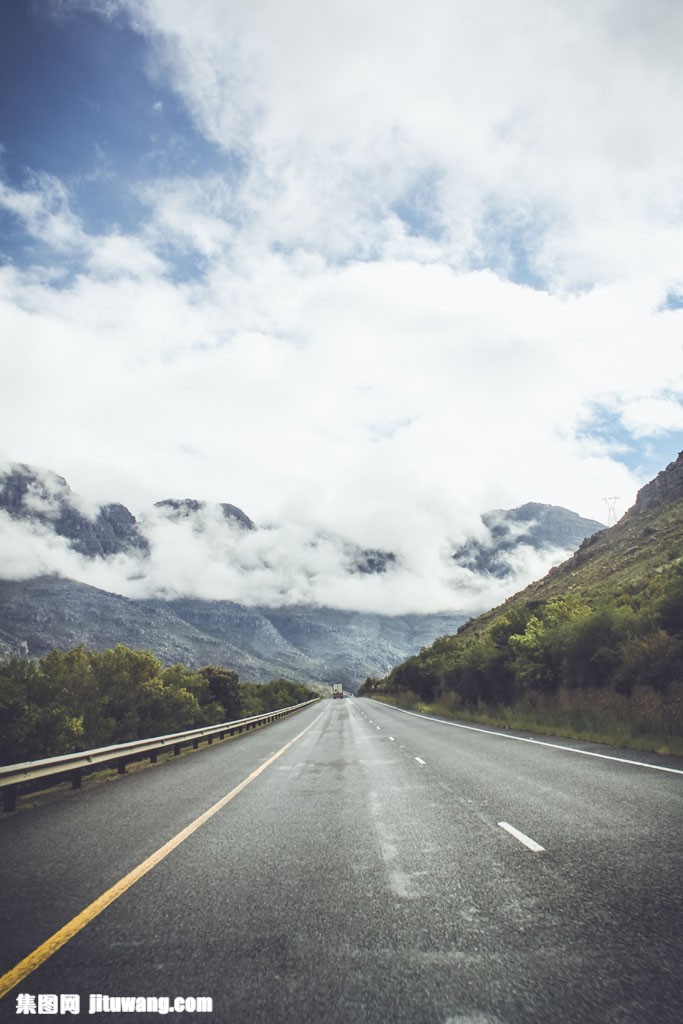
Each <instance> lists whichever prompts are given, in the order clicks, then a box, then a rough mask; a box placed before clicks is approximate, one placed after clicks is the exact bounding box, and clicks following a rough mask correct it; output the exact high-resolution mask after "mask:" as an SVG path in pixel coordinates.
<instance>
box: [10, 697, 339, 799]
mask: <svg viewBox="0 0 683 1024" xmlns="http://www.w3.org/2000/svg"><path fill="white" fill-rule="evenodd" d="M319 700H320V697H315V698H314V699H313V700H306V701H304V702H303V703H302V704H293V705H292V706H291V707H289V708H279V709H278V710H277V711H265V712H264V713H263V714H262V715H252V716H251V718H238V719H236V720H235V721H234V722H223V723H221V724H220V725H207V726H203V727H202V728H200V729H190V730H188V731H187V732H174V733H170V734H169V735H168V736H153V737H151V738H150V739H145V740H133V741H132V742H130V743H115V744H113V745H112V746H109V747H98V748H96V749H95V750H83V751H79V752H77V753H75V754H62V755H60V756H58V757H46V758H43V759H42V760H40V761H24V762H22V763H20V764H10V765H5V766H0V789H2V796H3V806H2V809H3V811H5V812H11V811H14V810H16V806H17V795H18V793H19V786H20V784H21V783H22V782H34V781H35V780H36V779H43V778H47V777H49V776H52V775H68V776H69V777H70V778H71V787H72V789H80V788H81V782H82V779H83V771H84V770H85V769H86V768H90V767H92V766H93V765H98V764H113V763H114V762H116V765H117V769H118V772H119V775H123V774H124V773H125V771H126V765H127V764H129V763H130V762H132V761H135V760H139V759H140V758H141V757H143V756H145V755H149V759H150V761H151V763H152V764H156V761H157V757H158V755H159V754H163V753H164V752H165V751H170V750H171V749H172V750H173V754H174V755H175V756H176V757H177V756H178V755H179V754H180V751H181V749H182V747H184V746H187V745H188V744H189V743H191V744H192V746H193V748H194V749H195V750H196V749H197V748H198V746H199V744H200V741H201V740H204V739H205V740H207V742H208V743H213V741H214V739H215V738H216V736H217V737H218V739H220V740H222V739H223V738H224V737H225V736H226V735H227V736H233V735H234V734H235V733H241V732H249V730H250V729H256V728H257V726H259V725H267V724H268V723H269V722H273V721H275V720H276V719H277V718H284V717H285V716H286V715H291V714H293V713H294V712H295V711H299V710H301V708H307V707H308V706H309V705H311V704H315V703H316V702H317V701H319Z"/></svg>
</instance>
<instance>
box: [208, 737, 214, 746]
mask: <svg viewBox="0 0 683 1024" xmlns="http://www.w3.org/2000/svg"><path fill="white" fill-rule="evenodd" d="M212 743H213V736H209V746H211V744H212Z"/></svg>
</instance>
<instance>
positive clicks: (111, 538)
mask: <svg viewBox="0 0 683 1024" xmlns="http://www.w3.org/2000/svg"><path fill="white" fill-rule="evenodd" d="M0 509H4V510H5V512H7V513H9V515H10V516H12V518H14V519H21V520H24V521H27V522H33V523H38V524H40V525H42V526H47V527H49V528H50V529H51V530H53V531H54V533H56V534H57V535H58V536H60V537H64V538H66V539H67V540H68V541H69V543H70V545H71V547H72V548H73V549H74V551H77V552H78V553H79V554H81V555H87V556H88V557H89V558H95V557H97V556H100V557H106V556H107V555H115V554H119V553H120V552H124V551H131V550H137V551H146V550H147V549H148V547H149V545H148V542H147V540H146V538H145V537H143V536H142V534H141V533H140V531H139V530H138V526H137V522H136V519H135V516H133V515H132V514H131V513H130V512H129V511H128V509H127V508H126V507H125V505H119V504H117V503H112V504H108V505H101V506H99V507H94V508H93V509H92V510H86V509H85V508H84V506H83V503H82V502H81V501H80V500H79V499H78V498H77V496H76V495H75V494H74V493H73V491H72V490H71V488H70V487H69V485H68V483H67V482H66V480H65V479H64V477H62V476H58V475H57V474H56V473H53V472H52V471H51V470H43V469H40V470H39V469H36V468H34V467H33V466H27V465H25V464H24V463H12V464H11V465H10V466H9V467H8V468H7V469H6V470H5V472H4V473H3V474H2V475H1V476H0Z"/></svg>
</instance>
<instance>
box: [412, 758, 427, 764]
mask: <svg viewBox="0 0 683 1024" xmlns="http://www.w3.org/2000/svg"><path fill="white" fill-rule="evenodd" d="M415 760H416V761H417V763H418V764H427V762H426V761H423V760H422V758H421V757H416V758H415Z"/></svg>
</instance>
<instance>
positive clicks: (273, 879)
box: [0, 698, 683, 1024]
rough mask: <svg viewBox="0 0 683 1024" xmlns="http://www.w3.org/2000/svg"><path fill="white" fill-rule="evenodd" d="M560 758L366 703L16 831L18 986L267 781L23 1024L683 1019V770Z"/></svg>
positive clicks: (338, 705)
mask: <svg viewBox="0 0 683 1024" xmlns="http://www.w3.org/2000/svg"><path fill="white" fill-rule="evenodd" d="M307 727H308V728H307ZM304 729H307V731H306V732H305V733H304V734H303V735H300V734H301V733H302V731H303V730H304ZM297 736H298V737H299V738H298V739H296V740H295V738H296V737H297ZM527 736H528V734H527ZM535 739H537V740H538V739H542V737H535ZM292 740H295V742H293V743H292V745H291V746H289V748H288V749H287V750H285V751H284V752H283V753H282V754H281V755H280V756H279V757H277V758H276V759H275V760H273V761H272V762H270V763H268V762H269V761H270V758H271V757H272V755H273V754H276V753H277V752H278V751H280V750H281V749H282V747H283V746H285V745H286V744H287V743H290V742H291V741H292ZM547 743H548V744H555V746H552V745H544V744H543V743H538V742H534V743H529V742H521V741H519V740H516V739H511V738H510V737H509V735H507V734H500V733H498V732H497V731H496V730H488V731H487V730H476V729H467V728H458V727H456V726H454V725H451V724H445V723H440V722H438V721H434V720H430V719H426V718H422V717H420V716H416V715H409V714H406V713H403V712H400V711H397V710H393V709H391V708H388V707H385V706H381V705H378V704H375V703H373V702H371V701H369V700H360V699H348V698H347V699H345V700H344V701H326V702H323V703H322V704H320V705H318V706H316V707H313V708H310V709H306V710H304V711H302V712H300V713H298V714H297V715H295V716H294V717H292V718H290V719H286V720H284V721H281V722H278V723H276V724H274V725H272V726H269V727H268V728H266V729H263V730H260V731H258V732H256V733H253V734H250V735H247V736H244V737H243V738H241V739H238V740H233V741H230V742H226V743H223V744H220V745H214V746H213V747H211V748H206V749H204V750H201V751H198V752H197V753H194V754H192V755H191V756H188V757H184V758H181V759H176V760H172V761H168V762H167V763H164V764H159V765H157V766H156V767H154V768H151V769H149V770H146V771H144V772H140V773H137V774H130V775H128V776H124V777H121V778H116V779H114V780H113V781H111V782H107V783H103V784H101V785H98V786H96V787H91V788H87V787H86V788H85V789H84V790H83V791H82V792H80V793H66V794H65V795H64V796H63V797H60V798H59V799H56V800H53V801H51V802H49V803H47V804H45V805H44V806H42V807H38V808H36V809H34V810H30V811H26V812H19V813H18V814H16V815H12V816H5V818H4V819H3V820H2V821H0V845H1V847H2V856H1V858H0V863H1V864H2V876H3V877H2V880H1V884H2V890H1V891H2V899H1V901H0V945H1V947H2V948H1V950H0V973H4V972H7V971H9V970H11V969H12V968H13V967H14V966H15V964H17V963H18V962H19V961H21V960H22V958H24V957H26V956H27V955H28V954H30V953H31V952H32V951H33V950H34V949H36V948H37V947H40V946H41V944H42V943H44V942H45V940H46V939H48V938H49V937H50V936H51V935H52V934H53V933H55V932H56V931H57V930H58V929H60V928H61V927H62V926H63V925H65V924H66V923H67V922H68V921H70V920H72V919H73V918H74V917H75V916H76V915H78V914H79V913H80V912H81V911H83V910H84V908H86V907H88V906H89V905H91V904H92V903H93V901H96V900H97V899H98V897H100V895H101V894H102V893H103V892H105V891H106V890H107V889H109V887H111V886H112V885H114V883H116V882H117V881H118V880H119V879H121V878H123V877H124V876H125V875H126V874H127V873H128V872H131V871H132V870H133V869H135V867H136V866H137V865H139V864H140V863H141V862H142V861H144V860H145V858H147V857H149V856H150V855H151V854H153V853H154V852H155V851H156V850H158V849H159V848H160V847H162V846H163V845H164V844H165V843H167V842H168V841H169V840H170V839H172V838H173V837H174V836H176V835H177V834H178V833H179V832H180V831H181V830H182V829H184V828H185V827H186V826H188V825H190V824H191V823H192V822H193V821H195V819H196V818H197V817H198V816H199V815H200V814H202V813H203V812H204V811H207V810H208V809H210V808H212V807H213V806H215V804H216V802H217V801H219V800H221V798H223V797H225V796H226V794H228V793H229V792H231V791H232V790H233V789H234V788H235V787H236V786H237V785H238V784H239V783H241V782H242V781H243V780H245V779H247V778H248V777H250V776H252V777H251V779H250V781H249V783H248V784H247V785H246V786H245V787H244V788H243V789H242V790H241V791H240V792H239V793H237V794H236V795H234V798H232V799H231V800H230V801H229V802H227V803H226V804H225V806H222V807H221V808H220V809H219V810H217V811H216V813H214V814H213V815H212V816H211V817H210V818H209V819H208V820H207V821H206V822H205V823H204V824H202V825H201V827H199V828H197V829H196V831H194V832H193V833H192V834H191V835H189V836H188V837H187V838H186V839H185V840H184V841H183V842H180V843H179V845H177V846H176V847H175V848H174V849H173V850H172V851H171V852H170V853H168V855H167V856H166V857H165V858H164V859H163V860H161V861H160V862H159V863H158V864H156V866H154V867H153V868H152V869H151V870H149V871H148V872H147V873H146V874H144V876H143V877H141V878H140V879H139V880H138V881H136V882H135V883H134V884H132V885H130V887H129V888H127V889H126V890H125V891H124V892H123V893H122V895H120V896H119V897H118V898H117V899H116V900H115V902H113V903H111V905H109V906H108V907H106V909H104V910H103V911H102V912H101V913H100V914H99V915H98V916H96V917H94V919H93V920H92V921H90V923H88V924H86V925H85V926H84V927H83V928H82V929H81V930H78V931H76V934H74V936H73V937H72V938H71V939H70V940H69V941H68V942H66V943H65V944H64V945H63V946H62V947H61V948H59V949H57V951H56V952H54V953H53V955H51V956H50V957H48V958H47V959H46V960H45V962H44V963H42V965H41V966H38V967H37V968H36V969H35V970H34V971H33V972H32V973H30V974H28V976H27V977H25V978H24V979H23V980H22V981H21V982H20V984H19V985H18V986H17V987H16V988H15V989H13V991H12V992H10V993H9V994H8V995H7V996H5V998H4V999H3V1000H2V1001H1V1002H0V1019H2V1020H3V1021H4V1020H13V1021H16V1020H20V1019H28V1018H27V1017H23V1018H22V1016H19V1015H17V1014H16V1006H17V996H18V995H23V996H25V995H33V996H36V998H37V996H38V995H42V994H46V993H47V994H73V993H78V994H79V995H80V996H81V1014H80V1019H88V1020H92V1021H111V1020H121V1019H124V1020H137V1021H153V1020H158V1019H159V1017H158V1016H157V1015H155V1014H148V1013H126V1014H113V1013H112V1014H108V1013H104V1012H100V1011H98V1012H95V1013H92V1014H89V1013H88V1006H89V995H90V994H105V995H110V996H169V997H171V998H174V997H176V996H194V997H201V996H210V997H212V999H213V1013H212V1014H200V1013H185V1014H183V1015H180V1014H170V1015H169V1019H172V1020H178V1021H182V1020H188V1021H190V1020H191V1021H210V1020H213V1021H216V1022H220V1024H252V1022H259V1024H260V1022H263V1024H280V1022H288V1024H289V1022H293V1024H299V1022H301V1024H306V1022H316V1024H327V1022H345V1024H346V1022H348V1024H365V1022H368V1024H384V1022H386V1024H389V1022H391V1024H393V1022H396V1024H404V1022H405V1024H422V1022H425V1024H427V1022H430V1024H431V1022H440V1024H446V1022H448V1024H563V1022H568V1024H569V1022H571V1024H649V1022H653V1024H680V1021H681V1020H682V1019H683V1009H682V1006H681V997H682V996H683V928H682V925H681V922H682V921H683V895H682V887H681V867H682V853H681V850H682V847H681V838H682V831H683V829H682V823H683V766H682V765H681V764H680V762H678V761H676V760H674V759H670V760H668V759H666V758H661V757H656V756H648V755H642V756H641V755H638V754H634V753H632V752H631V753H620V752H618V751H616V752H615V751H612V750H610V749H609V748H604V747H597V746H591V745H587V744H572V743H570V742H569V741H562V740H552V739H549V740H548V741H547ZM558 744H559V745H560V746H562V745H565V746H575V747H578V748H580V750H579V751H577V752H571V751H567V750H562V749H558V748H557V745H558ZM591 753H593V754H595V753H601V754H606V755H608V756H609V759H606V758H602V757H595V756H589V755H590V754H591ZM619 757H623V758H625V759H631V760H637V761H641V762H643V763H642V764H628V763H625V761H623V760H622V761H620V760H616V759H614V758H619ZM264 766H265V767H264ZM667 767H668V768H674V769H678V771H662V770H660V769H661V768H667ZM259 769H262V770H261V771H260V773H259V774H257V775H253V774H252V773H254V772H258V771H259ZM501 822H502V823H505V825H506V826H509V827H510V828H507V827H503V826H502V825H501V824H500V823H501ZM510 829H512V830H516V831H511V830H510ZM538 847H543V849H542V850H539V849H538ZM61 1019H65V1020H67V1019H71V1020H73V1019H79V1018H78V1017H73V1016H70V1017H67V1016H63V1017H61Z"/></svg>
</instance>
